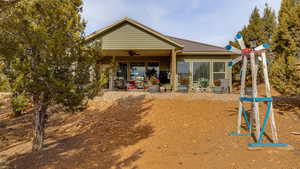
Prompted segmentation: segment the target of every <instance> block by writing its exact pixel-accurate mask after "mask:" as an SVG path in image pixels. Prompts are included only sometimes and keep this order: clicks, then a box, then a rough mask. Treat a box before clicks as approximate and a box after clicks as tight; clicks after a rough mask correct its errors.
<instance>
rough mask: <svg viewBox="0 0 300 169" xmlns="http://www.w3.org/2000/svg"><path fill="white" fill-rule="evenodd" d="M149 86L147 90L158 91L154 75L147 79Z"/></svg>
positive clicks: (157, 82) (157, 80) (157, 83)
mask: <svg viewBox="0 0 300 169" xmlns="http://www.w3.org/2000/svg"><path fill="white" fill-rule="evenodd" d="M149 82H150V86H149V92H151V93H154V92H159V79H158V78H156V77H155V76H151V77H150V79H149Z"/></svg>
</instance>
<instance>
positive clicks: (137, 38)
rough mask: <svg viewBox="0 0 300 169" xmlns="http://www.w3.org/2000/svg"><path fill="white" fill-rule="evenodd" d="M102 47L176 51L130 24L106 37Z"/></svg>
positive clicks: (103, 39) (103, 38)
mask: <svg viewBox="0 0 300 169" xmlns="http://www.w3.org/2000/svg"><path fill="white" fill-rule="evenodd" d="M102 45H103V49H174V46H172V45H170V44H168V43H167V42H165V41H163V40H161V39H159V38H157V37H155V36H153V35H151V34H149V33H147V32H145V31H143V30H141V29H139V28H137V27H135V26H133V25H131V24H128V23H126V24H123V25H122V26H121V27H119V28H117V29H115V30H113V31H111V32H109V33H108V34H106V35H104V36H103V37H102Z"/></svg>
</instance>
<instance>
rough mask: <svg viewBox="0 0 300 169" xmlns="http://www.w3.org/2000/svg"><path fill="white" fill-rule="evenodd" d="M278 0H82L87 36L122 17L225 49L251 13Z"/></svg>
mask: <svg viewBox="0 0 300 169" xmlns="http://www.w3.org/2000/svg"><path fill="white" fill-rule="evenodd" d="M265 3H268V4H269V6H271V7H272V8H273V9H274V10H276V11H278V10H279V7H280V0H84V7H83V8H84V9H83V10H84V11H83V16H84V18H85V20H87V22H88V24H87V30H86V34H90V33H92V32H94V31H96V30H98V29H101V28H103V27H105V26H108V25H109V24H111V23H113V22H115V21H116V20H118V19H121V18H123V17H125V16H127V17H130V18H132V19H135V20H137V21H139V22H141V23H143V24H145V25H147V26H149V27H151V28H153V29H155V30H156V31H159V32H161V33H163V34H166V35H171V36H175V37H179V38H185V39H190V40H196V41H200V42H204V43H209V44H214V45H218V46H225V45H226V44H227V43H228V41H229V40H231V39H232V38H233V37H234V35H235V34H236V32H237V31H239V30H240V29H241V28H242V27H243V26H244V25H245V24H247V23H248V19H249V16H250V14H251V11H252V9H253V8H254V7H255V6H257V7H258V8H259V9H260V10H261V12H262V10H263V8H264V4H265Z"/></svg>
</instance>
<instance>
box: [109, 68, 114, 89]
mask: <svg viewBox="0 0 300 169" xmlns="http://www.w3.org/2000/svg"><path fill="white" fill-rule="evenodd" d="M113 76H114V75H113V68H110V69H109V72H108V79H109V90H110V91H112V90H113V88H114V77H113Z"/></svg>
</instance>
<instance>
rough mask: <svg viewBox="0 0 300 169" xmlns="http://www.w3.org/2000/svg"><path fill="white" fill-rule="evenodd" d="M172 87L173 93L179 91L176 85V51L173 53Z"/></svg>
mask: <svg viewBox="0 0 300 169" xmlns="http://www.w3.org/2000/svg"><path fill="white" fill-rule="evenodd" d="M171 85H172V91H173V92H175V91H176V90H177V84H176V51H175V49H173V50H172V52H171Z"/></svg>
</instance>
